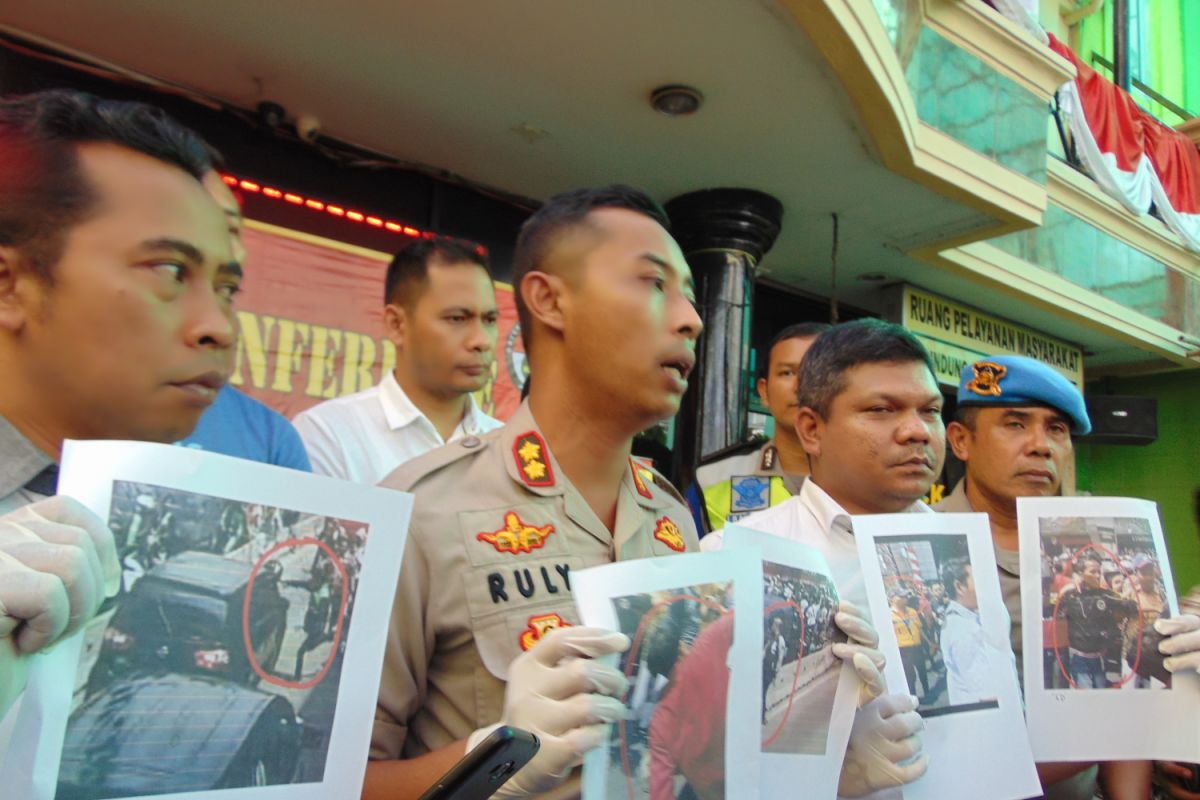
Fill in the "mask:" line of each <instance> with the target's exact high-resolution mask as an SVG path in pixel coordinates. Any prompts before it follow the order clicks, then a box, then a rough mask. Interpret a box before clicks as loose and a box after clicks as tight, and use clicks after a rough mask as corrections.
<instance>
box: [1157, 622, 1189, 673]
mask: <svg viewBox="0 0 1200 800" xmlns="http://www.w3.org/2000/svg"><path fill="white" fill-rule="evenodd" d="M1154 630H1156V631H1158V632H1159V633H1161V634H1162V635H1163V636H1165V637H1167V638H1165V639H1163V640H1162V641H1161V642H1159V643H1158V650H1159V652H1161V653H1162V654H1163V655H1167V656H1170V658H1168V659H1165V660H1164V661H1163V666H1164V667H1166V668H1167V671H1168V672H1182V671H1184V670H1189V669H1194V670H1196V672H1200V617H1198V616H1196V615H1195V614H1180V615H1179V616H1178V617H1172V618H1170V619H1158V620H1155V621H1154Z"/></svg>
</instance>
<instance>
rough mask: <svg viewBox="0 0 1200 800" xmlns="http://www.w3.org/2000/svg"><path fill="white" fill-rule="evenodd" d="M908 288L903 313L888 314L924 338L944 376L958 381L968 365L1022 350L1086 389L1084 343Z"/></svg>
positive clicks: (937, 369) (902, 296) (948, 380)
mask: <svg viewBox="0 0 1200 800" xmlns="http://www.w3.org/2000/svg"><path fill="white" fill-rule="evenodd" d="M902 288H903V291H902V292H897V296H898V299H899V301H900V302H899V309H897V310H898V312H899V313H893V314H889V315H888V316H889V317H890V318H892V319H898V320H899V322H900V324H902V325H903V326H904V327H905V328H907V329H908V330H910V331H912V332H913V333H915V334H916V335H917V336H919V337H920V339H921V341H922V343H923V344H924V345H925V347H926V349H928V350H929V355H930V356H931V357H932V358H933V363H934V369H935V372H936V374H937V378H938V380H939V381H942V382H944V383H947V384H957V383H958V380H959V375H960V374H961V372H962V368H963V367H965V366H966V365H967V364H970V363H971V362H973V361H976V360H978V359H980V358H984V357H986V356H994V355H1019V356H1029V357H1030V358H1036V359H1037V360H1038V361H1041V362H1043V363H1046V364H1049V365H1050V366H1052V367H1054V368H1055V369H1057V370H1058V371H1059V372H1061V373H1062V374H1063V375H1065V376H1066V377H1067V379H1068V380H1070V381H1071V382H1072V383H1074V384H1075V385H1076V386H1077V387H1078V388H1079V389H1080V390H1081V391H1082V390H1083V351H1082V350H1081V349H1080V348H1079V347H1076V346H1075V345H1073V344H1069V343H1067V342H1064V341H1062V340H1061V339H1055V338H1054V337H1052V336H1047V335H1046V334H1044V333H1041V332H1040V331H1036V330H1034V329H1032V328H1029V327H1026V326H1024V325H1020V324H1018V323H1015V322H1011V321H1009V320H1006V319H1001V318H1000V317H994V316H992V315H990V314H986V313H984V312H982V311H980V310H978V309H975V308H972V307H971V306H967V305H963V304H961V303H958V302H955V301H953V300H949V299H947V298H945V297H941V296H940V295H936V294H932V293H930V292H926V291H925V290H923V289H917V288H916V287H913V286H904V287H902Z"/></svg>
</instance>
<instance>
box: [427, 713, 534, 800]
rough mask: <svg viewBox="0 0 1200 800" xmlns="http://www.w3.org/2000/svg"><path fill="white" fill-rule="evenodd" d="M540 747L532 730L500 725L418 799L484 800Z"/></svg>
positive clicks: (527, 761)
mask: <svg viewBox="0 0 1200 800" xmlns="http://www.w3.org/2000/svg"><path fill="white" fill-rule="evenodd" d="M540 746H541V743H540V742H538V738H537V737H536V736H534V735H533V734H532V733H530V732H528V731H523V730H521V729H520V728H510V727H508V726H507V725H501V726H500V727H499V728H497V729H496V730H494V731H492V732H491V733H490V734H488V737H487V738H486V739H484V740H483V741H482V742H480V743H479V744H478V745H477V746H476V747H475V749H474V750H472V751H471V752H469V753H467V754H466V755H465V756H463V758H462V760H460V761H459V762H458V763H457V764H455V765H454V766H453V767H451V768H450V771H449V772H447V773H446V774H445V775H443V776H442V777H440V778H438V781H437V783H435V784H434V785H433V786H431V787H430V788H429V791H427V792H425V794H423V795H421V800H487V798H489V797H491V796H492V795H493V794H494V793H495V791H496V790H497V789H499V788H500V787H501V786H502V785H503V784H504V782H505V781H506V780H508V779H509V778H511V777H512V776H513V775H515V774H516V772H517V770H519V769H520V768H521V767H523V766H525V765H526V764H528V763H529V759H531V758H533V756H534V754H535V753H537V751H538V747H540Z"/></svg>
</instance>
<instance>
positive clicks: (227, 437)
mask: <svg viewBox="0 0 1200 800" xmlns="http://www.w3.org/2000/svg"><path fill="white" fill-rule="evenodd" d="M179 444H181V445H183V446H184V447H194V448H196V449H198V450H209V451H211V452H214V453H224V454H225V455H227V456H235V457H237V458H245V459H249V460H250V461H261V462H262V463H264V464H274V465H276V466H279V467H291V468H292V469H300V470H304V471H305V472H312V465H311V464H309V461H308V453H307V452H305V450H304V442H302V441H301V440H300V434H298V433H296V429H295V428H293V427H292V423H290V422H288V421H287V418H286V417H284V416H283V415H282V414H280V413H279V412H278V411H276V410H275V409H273V408H270V407H269V406H267V405H265V404H263V403H260V402H259V401H257V400H255V399H254V398H253V397H250V396H249V395H247V394H245V393H243V392H240V391H238V390H237V389H235V388H233V387H232V386H228V385H226V386H224V387H222V388H221V391H220V392H219V393H218V394H217V399H216V400H214V401H213V404H212V405H211V406H210V407H209V409H208V410H207V411H205V412H204V415H203V416H202V417H200V424H198V425H197V426H196V430H194V431H193V432H192V435H191V436H189V437H187V438H186V439H184V440H182V441H181V442H179Z"/></svg>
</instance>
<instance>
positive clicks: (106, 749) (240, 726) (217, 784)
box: [56, 481, 367, 800]
mask: <svg viewBox="0 0 1200 800" xmlns="http://www.w3.org/2000/svg"><path fill="white" fill-rule="evenodd" d="M108 524H109V528H110V529H111V530H112V531H113V535H114V538H115V539H116V542H117V550H118V559H119V561H120V563H121V568H122V578H121V589H120V593H119V594H118V595H117V597H116V599H115V603H114V604H113V607H112V609H111V611H107V612H104V613H102V614H101V615H100V616H99V617H98V619H97V622H96V624H95V626H94V628H93V630H94V631H95V634H96V635H95V637H93V638H94V639H95V640H96V642H95V645H94V646H89V647H88V648H85V656H84V662H83V663H82V664H81V669H82V671H83V673H84V674H86V675H87V678H86V681H85V682H84V684H83V688H82V689H80V690H79V691H78V692H77V693H76V695H75V697H74V700H73V703H72V709H71V717H70V720H69V722H68V725H67V734H66V739H65V742H64V745H63V751H62V765H61V767H60V771H59V782H58V787H57V795H56V796H58V797H62V798H68V800H69V799H70V798H76V797H80V798H82V797H85V796H86V797H95V796H104V797H127V796H135V795H136V796H150V797H153V796H156V795H163V794H175V793H181V792H201V791H209V790H214V789H225V788H239V787H244V786H258V785H264V784H292V783H309V782H315V781H320V780H323V776H324V770H325V761H326V757H327V755H328V750H329V742H330V735H331V731H332V726H333V717H334V710H335V708H336V705H337V698H338V689H339V684H340V676H341V665H342V660H343V657H344V653H345V643H346V634H347V632H348V630H349V627H350V620H351V617H352V614H353V607H354V595H355V591H356V588H357V586H358V579H359V573H360V569H361V563H362V554H363V550H364V548H365V545H366V534H367V526H366V525H365V524H364V523H361V522H356V521H353V520H345V519H337V518H333V517H328V516H322V515H318V514H312V513H307V512H303V511H299V510H295V509H289V508H279V507H275V506H268V505H263V504H261V503H246V502H243V501H240V500H233V499H230V498H225V497H217V496H213V495H208V494H200V493H196V492H188V491H182V490H179V489H173V488H169V487H164V486H157V485H153V484H148V483H134V482H127V481H116V482H114V484H113V495H112V502H111V504H110V513H109V520H108ZM149 715H153V717H154V719H155V723H154V725H149V726H147V725H145V724H143V722H144V720H145V719H147V718H148V716H149ZM126 732H129V734H128V735H126ZM134 733H136V735H134ZM214 741H220V742H221V746H220V747H219V748H215V747H212V746H210V744H209V743H211V742H214ZM164 762H167V763H171V764H177V765H179V768H177V769H176V768H173V769H171V770H167V771H164V770H163V769H162V764H163V763H164ZM143 775H144V776H152V777H153V780H149V781H142V780H141V778H140V777H139V776H143Z"/></svg>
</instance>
